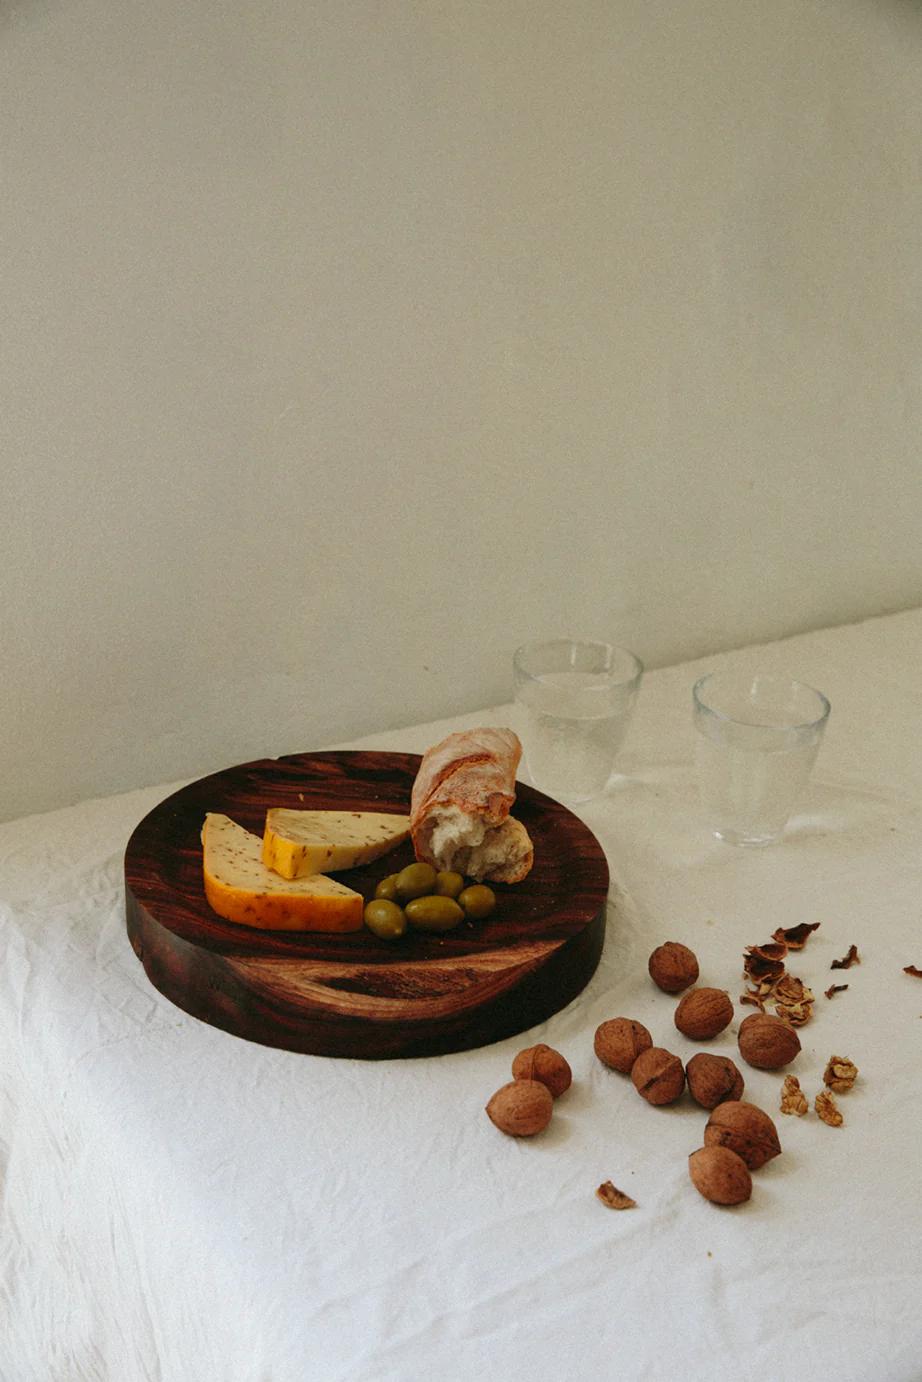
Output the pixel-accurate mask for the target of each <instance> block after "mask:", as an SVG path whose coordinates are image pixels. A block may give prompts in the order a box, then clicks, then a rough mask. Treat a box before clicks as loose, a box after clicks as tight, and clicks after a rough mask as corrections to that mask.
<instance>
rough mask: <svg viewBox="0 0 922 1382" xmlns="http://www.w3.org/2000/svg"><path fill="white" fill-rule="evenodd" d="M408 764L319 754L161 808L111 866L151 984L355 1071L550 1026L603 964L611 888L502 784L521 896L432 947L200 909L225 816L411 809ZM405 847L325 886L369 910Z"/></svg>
mask: <svg viewBox="0 0 922 1382" xmlns="http://www.w3.org/2000/svg"><path fill="white" fill-rule="evenodd" d="M419 762H420V759H419V756H418V755H416V754H404V753H385V752H372V751H365V752H327V753H315V754H295V755H291V756H288V757H284V758H274V759H263V760H259V761H256V762H252V763H243V764H240V765H238V766H236V767H232V768H227V769H224V770H223V771H221V772H218V773H214V774H212V775H210V776H209V777H204V778H201V779H199V780H198V781H197V782H194V783H191V784H190V785H189V786H186V787H183V788H181V789H180V790H179V791H178V792H175V793H174V794H173V795H172V796H170V797H167V798H166V800H165V801H163V802H161V803H160V804H159V805H158V806H156V807H155V808H154V809H153V811H151V812H150V813H149V814H148V815H147V816H145V818H144V819H143V820H142V821H141V822H140V823H139V825H138V826H137V827H136V829H135V830H134V832H133V834H132V836H131V839H130V840H129V842H128V847H127V849H126V853H125V894H126V923H127V929H128V935H129V938H130V940H131V944H132V946H133V948H134V950H135V953H136V955H137V956H138V958H139V959H140V961H141V963H142V964H143V966H144V969H145V971H146V973H147V975H148V978H149V979H150V981H151V982H152V983H153V984H154V985H155V987H156V988H158V989H159V990H160V992H162V993H163V994H165V995H166V997H167V998H169V999H170V1000H171V1001H172V1002H174V1003H175V1004H176V1005H177V1006H178V1007H180V1008H182V1009H184V1010H185V1011H186V1012H188V1013H191V1014H192V1015H193V1016H194V1017H197V1018H199V1019H201V1020H202V1021H204V1022H208V1023H210V1024H211V1025H212V1026H215V1027H219V1028H222V1029H224V1030H225V1031H228V1032H232V1033H233V1034H234V1035H236V1036H239V1037H244V1038H246V1039H248V1040H251V1041H257V1042H261V1043H263V1044H264V1045H268V1046H277V1047H283V1048H285V1049H287V1050H292V1051H300V1052H305V1053H310V1054H314V1055H328V1056H345V1057H353V1058H358V1059H365V1060H375V1059H393V1058H397V1057H407V1056H424V1055H438V1054H442V1053H445V1052H449V1051H460V1050H469V1049H471V1048H473V1047H477V1046H483V1045H486V1044H488V1043H490V1042H493V1041H499V1040H501V1039H503V1038H504V1037H507V1036H512V1035H515V1034H516V1033H518V1032H521V1031H524V1030H526V1029H527V1028H528V1027H531V1026H533V1025H534V1024H535V1023H537V1022H540V1021H543V1020H544V1019H546V1018H548V1017H550V1016H551V1015H552V1014H553V1013H554V1012H557V1011H558V1010H559V1009H560V1008H562V1007H564V1006H565V1005H566V1004H567V1003H569V1002H570V1001H571V1000H572V999H573V998H574V997H576V995H577V994H578V993H579V992H580V991H581V990H582V989H583V988H584V987H585V985H586V983H588V981H589V979H590V978H591V976H592V974H593V973H594V971H595V969H596V966H597V965H598V962H599V958H600V956H601V953H602V945H603V941H604V934H605V903H606V897H607V894H608V884H609V872H608V864H607V861H606V859H605V855H604V852H603V850H602V848H601V846H600V844H599V843H598V841H597V840H596V838H595V836H594V835H593V834H592V832H591V831H590V830H589V829H588V827H587V826H586V825H585V824H584V823H583V822H582V821H581V820H580V819H579V817H577V816H575V815H574V814H573V813H572V812H570V811H568V810H567V809H566V808H565V807H564V806H562V805H560V803H558V802H556V801H554V800H552V799H551V798H550V797H547V796H545V795H544V794H543V793H541V792H538V791H536V790H535V789H534V788H531V787H528V786H525V785H524V784H521V783H519V784H517V785H516V802H515V806H514V808H513V815H515V816H516V817H517V818H518V819H519V820H521V821H522V823H523V825H524V826H525V827H526V829H527V830H528V832H529V834H530V835H531V838H532V840H533V842H534V846H535V863H534V867H533V869H532V870H531V872H530V873H529V875H528V876H527V878H525V879H524V880H523V881H522V882H521V883H517V884H514V885H508V886H503V885H502V884H496V885H494V890H495V892H496V896H497V906H496V910H495V912H494V913H493V915H492V916H490V917H489V918H487V919H485V920H483V921H477V922H473V921H465V922H463V923H462V924H461V925H460V926H459V927H458V928H457V929H456V930H454V931H450V932H447V933H443V934H426V933H422V932H408V933H407V934H406V935H405V936H403V937H402V938H400V940H398V941H385V940H381V939H379V938H378V937H376V936H375V935H373V934H372V933H371V932H370V931H369V930H368V929H367V927H363V928H362V930H360V931H351V932H345V933H322V932H314V931H266V930H257V929H253V928H250V927H246V926H241V925H238V924H236V923H234V922H230V921H224V920H222V918H221V917H219V916H218V915H217V914H216V913H215V912H213V911H212V910H211V908H210V907H209V905H208V903H207V901H206V899H205V893H204V886H203V878H202V844H201V830H202V823H203V821H204V818H205V815H206V813H207V812H209V811H217V812H223V813H224V814H226V815H228V816H230V817H231V818H232V819H233V820H235V821H237V823H238V824H240V825H241V826H243V827H244V828H245V829H247V830H249V831H252V832H253V834H256V835H262V831H263V825H264V821H265V816H266V811H267V810H268V809H269V808H270V807H289V808H293V809H296V810H301V809H303V810H333V811H339V810H342V811H379V812H385V811H394V812H401V813H405V812H407V811H408V810H409V799H410V789H411V787H412V785H413V780H414V778H415V776H416V772H417V769H418V767H419ZM413 857H414V856H413V848H412V845H411V843H410V841H409V840H407V841H404V842H403V843H402V844H401V845H399V846H398V848H397V849H395V850H393V851H392V852H391V853H389V854H386V855H384V856H383V857H382V858H380V859H377V860H375V862H374V863H372V864H368V865H365V866H364V867H362V868H356V869H350V870H349V871H348V872H344V873H340V874H334V875H332V876H333V877H336V878H339V879H340V881H341V882H344V883H346V884H348V886H349V887H351V888H355V889H357V890H358V891H359V892H361V893H362V894H363V896H364V897H365V899H366V900H370V899H371V898H372V897H373V895H374V889H375V886H376V885H377V883H378V882H379V881H380V879H382V878H383V877H385V876H386V875H387V874H390V873H394V872H396V871H397V870H399V869H400V868H402V867H403V865H404V864H408V863H411V862H412V860H413Z"/></svg>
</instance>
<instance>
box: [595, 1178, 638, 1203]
mask: <svg viewBox="0 0 922 1382" xmlns="http://www.w3.org/2000/svg"><path fill="white" fill-rule="evenodd" d="M595 1193H596V1194H597V1195H598V1197H599V1199H600V1200H601V1201H602V1203H603V1204H607V1205H608V1208H609V1209H636V1208H637V1201H636V1200H632V1199H631V1197H630V1195H625V1193H624V1191H623V1190H617V1189H616V1188H615V1186H613V1185H612V1183H611V1181H610V1180H606V1181H603V1182H602V1184H601V1185H600V1186H599V1188H598V1190H597V1191H596V1192H595Z"/></svg>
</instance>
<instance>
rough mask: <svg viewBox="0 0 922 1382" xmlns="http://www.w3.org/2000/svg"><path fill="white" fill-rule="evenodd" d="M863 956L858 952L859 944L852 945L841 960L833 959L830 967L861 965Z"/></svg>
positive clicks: (840, 967) (849, 967)
mask: <svg viewBox="0 0 922 1382" xmlns="http://www.w3.org/2000/svg"><path fill="white" fill-rule="evenodd" d="M860 964H861V956H860V955H859V954H858V947H857V945H850V946H849V947H848V953H847V954H846V955H843V956H842V958H841V960H833V962H832V964H831V965H830V966H829V968H830V969H851V967H852V965H860Z"/></svg>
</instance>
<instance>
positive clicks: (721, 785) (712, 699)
mask: <svg viewBox="0 0 922 1382" xmlns="http://www.w3.org/2000/svg"><path fill="white" fill-rule="evenodd" d="M692 700H693V706H694V719H695V728H696V729H697V730H698V741H697V764H698V783H699V788H700V791H701V800H702V804H703V806H704V810H705V812H706V814H707V818H708V822H709V824H710V826H711V829H712V830H713V832H714V834H715V835H717V836H718V838H719V839H721V840H726V842H727V843H728V844H734V845H768V844H772V843H773V842H774V841H775V840H778V839H779V838H780V837H781V835H782V833H783V831H784V827H785V824H786V823H787V821H788V818H789V817H790V815H791V812H792V811H793V809H794V806H795V805H796V803H797V799H798V797H799V796H800V794H801V792H802V791H803V789H804V787H805V786H806V783H807V779H808V778H809V776H810V773H811V770H812V768H813V764H814V761H815V759H816V755H817V752H818V751H819V747H820V741H821V740H822V737H823V731H824V730H825V728H826V721H827V720H828V719H829V709H830V707H829V701H828V700H827V699H826V697H825V696H824V695H823V693H822V692H821V691H815V690H814V689H813V687H812V686H806V685H804V683H803V682H800V681H793V680H792V679H791V678H790V677H784V676H770V675H767V674H762V673H755V674H753V673H752V672H732V671H727V672H712V673H711V674H710V675H709V676H706V677H702V678H701V679H700V681H698V682H696V683H695V686H694V690H693V692H692Z"/></svg>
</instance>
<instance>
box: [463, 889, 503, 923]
mask: <svg viewBox="0 0 922 1382" xmlns="http://www.w3.org/2000/svg"><path fill="white" fill-rule="evenodd" d="M458 902H459V903H460V905H461V906H462V907H463V908H464V915H465V916H466V917H470V919H471V920H472V921H483V919H484V917H488V916H489V915H490V913H491V912H492V911H493V908H494V907H495V906H496V893H495V892H494V891H493V889H492V888H488V887H487V886H486V884H484V883H474V884H473V885H472V886H471V887H470V888H465V889H464V892H463V893H461V895H460V896H459V898H458Z"/></svg>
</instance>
